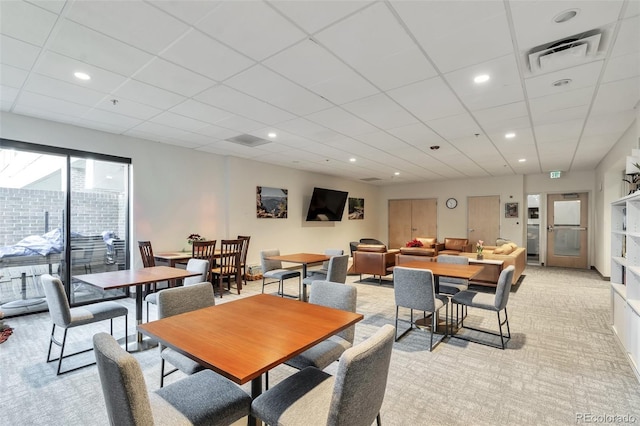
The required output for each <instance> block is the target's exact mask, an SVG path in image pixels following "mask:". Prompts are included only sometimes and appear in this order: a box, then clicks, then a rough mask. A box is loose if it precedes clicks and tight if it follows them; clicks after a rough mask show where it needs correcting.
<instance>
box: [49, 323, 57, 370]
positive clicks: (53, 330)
mask: <svg viewBox="0 0 640 426" xmlns="http://www.w3.org/2000/svg"><path fill="white" fill-rule="evenodd" d="M55 331H56V325H55V324H53V327H51V336H50V338H49V350H48V351H47V362H51V361H53V360H52V359H51V347H52V346H53V340H54V333H55Z"/></svg>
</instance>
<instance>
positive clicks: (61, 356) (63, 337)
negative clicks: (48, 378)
mask: <svg viewBox="0 0 640 426" xmlns="http://www.w3.org/2000/svg"><path fill="white" fill-rule="evenodd" d="M66 342H67V329H66V328H65V329H64V334H63V335H62V346H60V357H59V358H58V370H57V371H56V376H59V375H60V370H61V369H62V358H63V357H64V345H65V343H66Z"/></svg>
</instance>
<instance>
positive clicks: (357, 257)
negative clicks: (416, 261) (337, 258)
mask: <svg viewBox="0 0 640 426" xmlns="http://www.w3.org/2000/svg"><path fill="white" fill-rule="evenodd" d="M399 252H400V250H398V249H387V246H385V245H384V244H358V246H357V249H356V251H354V252H353V265H352V272H353V273H354V274H360V279H362V274H370V275H373V276H376V275H377V276H378V277H379V279H378V282H382V277H383V276H385V275H388V274H390V273H391V272H390V271H388V270H387V269H388V268H390V267H392V266H395V264H396V254H398V253H399Z"/></svg>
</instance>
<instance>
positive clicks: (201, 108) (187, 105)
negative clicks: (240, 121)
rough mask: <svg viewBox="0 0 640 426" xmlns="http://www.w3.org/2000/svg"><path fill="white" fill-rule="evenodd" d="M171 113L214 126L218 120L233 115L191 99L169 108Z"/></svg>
mask: <svg viewBox="0 0 640 426" xmlns="http://www.w3.org/2000/svg"><path fill="white" fill-rule="evenodd" d="M171 112H174V113H176V114H180V115H183V116H185V117H191V118H195V119H196V120H200V121H204V122H206V123H210V124H215V123H217V122H218V121H220V120H223V119H225V118H229V117H232V116H233V115H234V114H233V113H231V112H229V111H224V110H221V109H219V108H216V107H212V106H211V105H207V104H204V103H202V102H198V101H196V100H193V99H187V100H186V101H184V102H182V103H181V104H179V105H176V106H174V107H173V108H171Z"/></svg>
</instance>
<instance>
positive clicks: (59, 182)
mask: <svg viewBox="0 0 640 426" xmlns="http://www.w3.org/2000/svg"><path fill="white" fill-rule="evenodd" d="M129 165H130V161H129V160H128V159H121V158H114V157H108V156H102V155H96V154H92V153H85V152H78V151H69V150H64V149H60V148H52V147H46V146H41V145H33V144H26V143H22V142H17V141H7V140H4V139H1V140H0V200H1V202H0V212H1V213H2V219H0V310H1V311H2V312H3V313H4V314H5V315H6V316H12V315H19V314H23V313H28V312H37V311H43V310H46V309H47V305H46V301H45V298H44V291H43V288H42V283H41V280H40V277H41V276H42V274H45V273H47V274H52V275H54V276H57V277H60V279H61V280H62V281H63V283H64V285H65V288H66V291H67V295H68V297H69V301H70V303H71V304H72V305H76V304H82V303H87V302H91V301H95V300H102V299H107V298H114V297H121V296H122V295H124V292H123V291H121V290H119V291H111V292H103V291H100V290H99V289H96V288H91V287H89V286H86V285H84V284H80V283H79V282H78V281H76V280H74V279H73V276H74V275H79V274H86V273H97V272H104V271H109V270H116V269H126V268H128V264H127V263H128V262H127V260H128V255H127V253H128V247H127V240H128V238H127V236H128V232H127V230H128V229H129V216H128V210H129V201H128V200H129V183H128V182H129Z"/></svg>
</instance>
